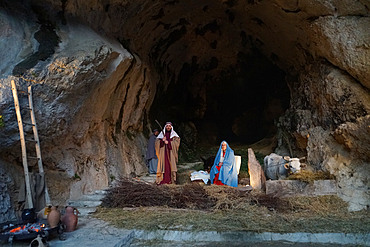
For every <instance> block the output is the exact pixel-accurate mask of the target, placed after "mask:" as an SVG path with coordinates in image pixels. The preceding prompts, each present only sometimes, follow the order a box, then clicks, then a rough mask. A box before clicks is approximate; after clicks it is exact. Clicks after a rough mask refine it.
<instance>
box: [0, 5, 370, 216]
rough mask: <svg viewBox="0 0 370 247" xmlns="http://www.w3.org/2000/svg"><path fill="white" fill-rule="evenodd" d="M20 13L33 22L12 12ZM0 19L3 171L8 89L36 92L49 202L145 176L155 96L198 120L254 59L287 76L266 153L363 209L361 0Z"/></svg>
mask: <svg viewBox="0 0 370 247" xmlns="http://www.w3.org/2000/svg"><path fill="white" fill-rule="evenodd" d="M17 4H18V5H17ZM27 4H31V6H32V10H33V12H34V14H32V15H25V14H22V11H17V9H18V10H19V9H22V6H23V7H24V6H27ZM1 8H2V9H1V16H0V17H1V23H2V25H1V28H2V30H1V40H0V45H1V47H2V52H1V54H0V57H1V58H2V61H6V62H5V63H2V64H1V65H0V66H1V67H0V69H1V84H0V85H1V90H0V93H1V94H0V97H1V101H0V102H1V103H0V114H1V115H2V116H3V118H4V120H5V123H6V125H5V127H4V128H2V129H1V130H0V138H1V156H0V157H1V159H3V160H4V162H5V163H4V165H3V166H4V167H5V168H4V169H8V170H10V167H12V166H14V165H15V164H18V167H20V165H19V164H20V158H19V157H20V151H19V143H18V142H17V138H19V137H17V134H18V132H17V126H16V120H15V116H14V109H11V107H10V106H11V105H12V103H13V101H12V98H11V91H10V88H9V80H10V79H15V80H16V82H17V84H18V85H19V86H20V88H21V87H22V88H24V86H26V85H31V84H33V85H34V87H33V88H34V89H33V90H34V94H35V96H34V98H35V103H34V104H35V108H36V109H37V110H36V111H37V112H36V117H37V120H38V125H39V129H40V130H39V131H40V136H41V140H42V143H41V144H42V152H43V159H44V163H45V166H46V168H47V172H48V176H49V178H50V179H48V183H50V187H51V188H52V189H51V193H52V198H53V199H54V200H55V201H58V200H59V201H60V202H61V203H63V200H65V199H66V198H70V197H72V198H73V197H77V196H78V195H79V194H81V193H86V192H89V191H93V190H94V189H98V188H104V187H106V186H108V184H109V183H110V182H111V180H114V178H115V177H119V176H129V175H130V174H132V175H137V174H141V173H143V172H145V165H144V161H143V154H144V150H143V149H144V148H145V144H146V135H147V133H148V129H149V128H150V127H152V126H151V125H150V122H151V120H152V119H149V118H150V117H149V111H150V107H151V105H152V103H153V100H154V97H155V95H156V94H157V95H162V96H165V95H166V91H167V89H168V88H169V87H170V86H171V85H179V86H183V87H184V90H185V91H186V92H187V93H188V96H189V99H187V100H188V101H191V102H195V103H194V106H193V109H194V111H191V114H190V115H189V116H188V117H187V119H188V120H194V119H202V118H203V117H204V115H205V114H206V111H207V106H208V105H207V102H208V103H209V101H210V100H209V99H208V100H207V89H209V88H210V87H212V86H214V85H216V84H217V83H220V82H222V79H223V78H224V75H228V74H229V73H230V71H233V68H239V69H241V70H242V69H245V67H240V65H238V62H239V61H238V58H240V55H248V54H251V51H252V50H253V49H257V50H258V51H259V52H260V53H261V54H263V56H265V57H266V58H267V59H268V60H270V61H271V62H272V63H274V64H275V65H276V66H278V67H279V68H280V69H281V70H283V71H284V72H285V74H286V76H285V80H286V83H287V86H288V87H289V90H290V99H291V100H290V107H289V109H288V110H287V111H286V113H285V114H284V115H282V116H281V117H280V119H279V123H278V125H277V126H278V130H279V131H278V147H277V151H278V152H279V153H282V154H283V153H284V154H290V153H293V155H300V154H305V155H307V159H308V162H309V164H311V165H312V166H313V167H314V168H316V169H324V170H329V171H330V172H331V173H332V174H333V175H335V176H336V178H337V181H338V185H339V188H340V192H339V193H340V196H341V197H342V198H344V199H345V200H347V201H349V202H350V209H351V210H360V209H363V208H368V207H369V202H370V195H369V181H368V177H369V175H370V174H369V170H370V169H369V161H370V159H369V154H368V153H369V152H368V150H369V143H370V142H369V136H370V135H369V132H370V130H369V122H370V120H369V109H370V99H369V88H370V85H369V81H370V80H369V78H370V70H369V69H368V68H369V67H370V63H369V57H370V54H369V53H370V51H369V31H368V30H369V26H370V18H369V4H368V1H365V0H360V1H352V0H351V1H350V0H346V1H340V2H339V1H320V0H317V1H308V0H306V1H304V0H301V1H281V0H274V1H263V0H259V1H258V0H254V1H237V0H229V1H186V2H181V1H176V0H175V1H156V2H151V1H144V0H138V1H113V0H106V1H98V0H96V1H86V0H69V1H60V2H55V1H47V0H43V1H41V0H40V1H39V0H34V1H5V2H4V3H3V4H2V6H1ZM90 28H91V29H90ZM36 34H37V35H36ZM42 34H44V35H45V36H47V37H50V35H52V36H53V34H54V36H53V37H56V41H57V42H56V44H55V43H53V42H42V40H50V39H48V38H46V37H44V38H42ZM40 36H41V37H40ZM3 48H4V49H3ZM251 63H253V61H251ZM246 66H248V64H246ZM189 68H190V70H189ZM185 72H186V74H187V77H186V78H187V82H186V83H184V82H183V84H181V80H182V79H181V78H182V76H183V74H184V73H185ZM20 75H21V76H20ZM249 83H252V84H253V83H254V82H253V81H252V82H249ZM220 90H222V89H220ZM267 90H268V89H267ZM208 97H209V95H208ZM23 100H24V99H23ZM191 126H193V127H192V128H193V129H194V128H196V127H194V125H191ZM195 130H196V129H195ZM92 178H93V179H92ZM13 180H16V179H15V178H13ZM61 188H62V189H61Z"/></svg>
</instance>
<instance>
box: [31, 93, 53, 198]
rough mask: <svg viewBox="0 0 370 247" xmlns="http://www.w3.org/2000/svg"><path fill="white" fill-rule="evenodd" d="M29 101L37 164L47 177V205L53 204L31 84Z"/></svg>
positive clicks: (41, 172) (42, 174)
mask: <svg viewBox="0 0 370 247" xmlns="http://www.w3.org/2000/svg"><path fill="white" fill-rule="evenodd" d="M28 102H29V107H30V114H31V121H32V128H33V135H34V139H35V146H36V155H37V164H38V167H39V173H40V175H41V176H42V177H43V178H44V179H45V182H44V183H45V203H46V205H51V204H50V196H49V192H48V187H47V184H46V178H45V172H44V167H43V165H42V158H41V148H40V139H39V134H38V132H37V125H36V118H35V112H34V110H33V100H32V86H29V87H28Z"/></svg>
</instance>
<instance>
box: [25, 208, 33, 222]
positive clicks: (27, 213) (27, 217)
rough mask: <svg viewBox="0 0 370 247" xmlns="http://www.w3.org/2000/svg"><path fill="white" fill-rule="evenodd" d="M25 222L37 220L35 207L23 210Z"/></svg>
mask: <svg viewBox="0 0 370 247" xmlns="http://www.w3.org/2000/svg"><path fill="white" fill-rule="evenodd" d="M22 221H23V224H27V223H34V222H36V212H35V209H34V208H27V209H24V210H23V212H22Z"/></svg>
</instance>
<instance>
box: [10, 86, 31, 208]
mask: <svg viewBox="0 0 370 247" xmlns="http://www.w3.org/2000/svg"><path fill="white" fill-rule="evenodd" d="M11 84H12V91H13V98H14V106H15V111H16V113H17V119H18V127H19V137H20V139H21V147H22V162H23V170H24V179H25V181H26V195H27V197H26V207H27V208H33V202H32V195H31V185H30V177H29V173H28V164H27V151H26V142H25V140H24V131H23V123H22V116H21V111H20V109H19V101H18V93H17V88H16V86H15V82H14V80H11Z"/></svg>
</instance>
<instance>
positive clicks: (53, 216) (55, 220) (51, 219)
mask: <svg viewBox="0 0 370 247" xmlns="http://www.w3.org/2000/svg"><path fill="white" fill-rule="evenodd" d="M59 221H60V212H59V210H58V207H56V206H52V207H51V210H50V213H49V214H48V224H49V227H50V228H54V227H57V226H58V224H59Z"/></svg>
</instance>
